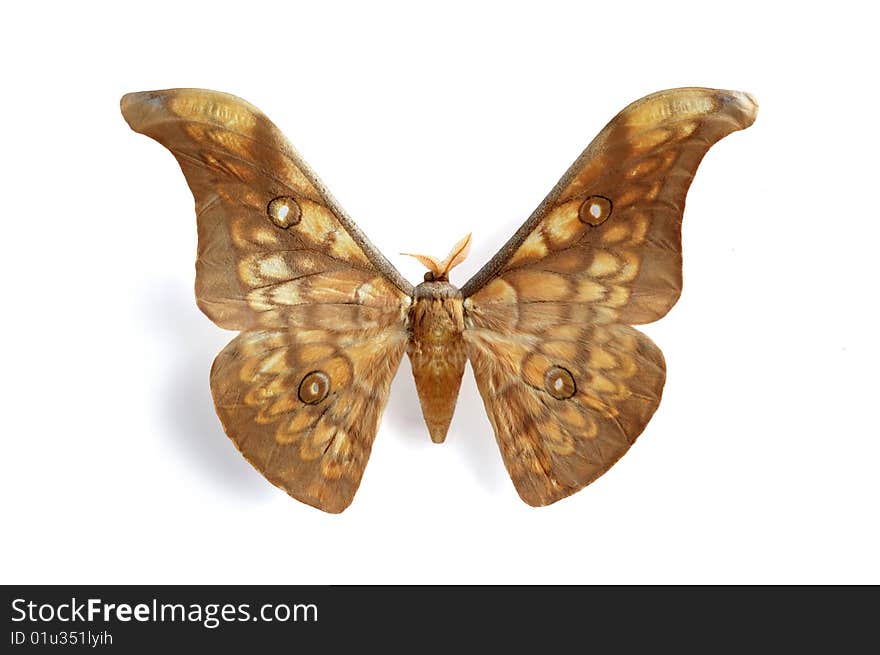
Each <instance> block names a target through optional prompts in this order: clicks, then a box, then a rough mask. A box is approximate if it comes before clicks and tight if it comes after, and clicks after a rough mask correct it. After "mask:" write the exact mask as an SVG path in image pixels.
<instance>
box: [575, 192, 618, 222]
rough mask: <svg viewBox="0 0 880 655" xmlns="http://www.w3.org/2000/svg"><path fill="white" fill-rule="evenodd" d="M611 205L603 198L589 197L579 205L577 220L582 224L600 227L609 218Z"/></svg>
mask: <svg viewBox="0 0 880 655" xmlns="http://www.w3.org/2000/svg"><path fill="white" fill-rule="evenodd" d="M611 209H612V204H611V201H610V200H609V199H608V198H606V197H605V196H590V197H589V198H587V199H586V200H584V201H583V202H582V203H581V207H580V209H579V210H578V218H579V219H580V220H581V222H582V223H587V224H588V225H592V226H594V227H595V226H596V225H601V224H602V223H604V222H605V221H607V220H608V217H609V216H611Z"/></svg>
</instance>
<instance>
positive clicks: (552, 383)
mask: <svg viewBox="0 0 880 655" xmlns="http://www.w3.org/2000/svg"><path fill="white" fill-rule="evenodd" d="M544 389H546V391H547V393H549V394H550V395H551V396H553V397H554V398H556V399H557V400H566V399H568V398H571V397H572V396H573V395H574V394H575V392H576V391H577V385H576V384H575V382H574V376H573V375H572V374H571V372H570V371H569V370H568V369H567V368H562V367H561V366H551V367H550V368H548V369H547V372H546V373H545V374H544Z"/></svg>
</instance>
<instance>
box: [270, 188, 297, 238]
mask: <svg viewBox="0 0 880 655" xmlns="http://www.w3.org/2000/svg"><path fill="white" fill-rule="evenodd" d="M266 213H267V214H268V215H269V218H270V220H271V221H272V222H273V223H274V224H275V225H277V226H278V227H280V228H282V229H284V230H286V229H287V228H289V227H290V226H291V225H296V224H297V223H299V221H300V219H301V218H302V209H300V206H299V203H298V202H297V201H296V200H294V199H293V198H291V197H290V196H278V197H277V198H273V199H272V200H271V201H270V202H269V204H268V205H267V206H266Z"/></svg>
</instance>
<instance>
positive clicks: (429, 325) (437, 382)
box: [406, 279, 467, 443]
mask: <svg viewBox="0 0 880 655" xmlns="http://www.w3.org/2000/svg"><path fill="white" fill-rule="evenodd" d="M463 331H464V307H463V304H462V296H461V291H459V290H458V288H456V287H455V286H453V285H452V284H450V283H449V282H446V281H442V280H441V281H434V280H432V279H431V280H426V281H425V282H422V283H421V284H419V285H418V286H417V287H416V288H415V289H414V291H413V302H412V305H411V306H410V310H409V317H408V325H407V332H408V340H407V347H406V352H407V354H408V355H409V360H410V363H411V364H412V371H413V377H414V378H415V381H416V390H417V391H418V394H419V402H420V403H421V406H422V416H424V418H425V423H426V424H427V426H428V432H429V433H430V434H431V440H432V441H433V442H434V443H443V441H445V440H446V432H447V431H448V430H449V423H450V422H451V421H452V414H453V412H454V411H455V402H456V400H457V398H458V390H459V387H461V378H462V376H463V375H464V365H465V362H466V361H467V353H466V352H465V344H464V338H463V337H462V332H463Z"/></svg>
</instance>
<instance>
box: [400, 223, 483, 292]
mask: <svg viewBox="0 0 880 655" xmlns="http://www.w3.org/2000/svg"><path fill="white" fill-rule="evenodd" d="M470 251H471V235H470V234H468V235H467V236H466V237H464V238H463V239H461V240H459V241H458V242H457V243H456V244H455V245H454V246H452V250H450V251H449V254H448V255H447V256H446V259H443V260H438V259H437V258H436V257H431V256H430V255H414V254H412V253H409V252H402V253H400V254H401V255H406V256H407V257H415V258H416V259H418V260H419V261H420V262H421V263H422V264H424V265H425V266H427V267H428V272H427V273H425V282H448V281H449V271H451V270H452V269H453V268H455V267H456V266H458V265H459V264H461V263H462V262H463V261H464V260H465V259H466V258H467V256H468V253H470Z"/></svg>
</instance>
